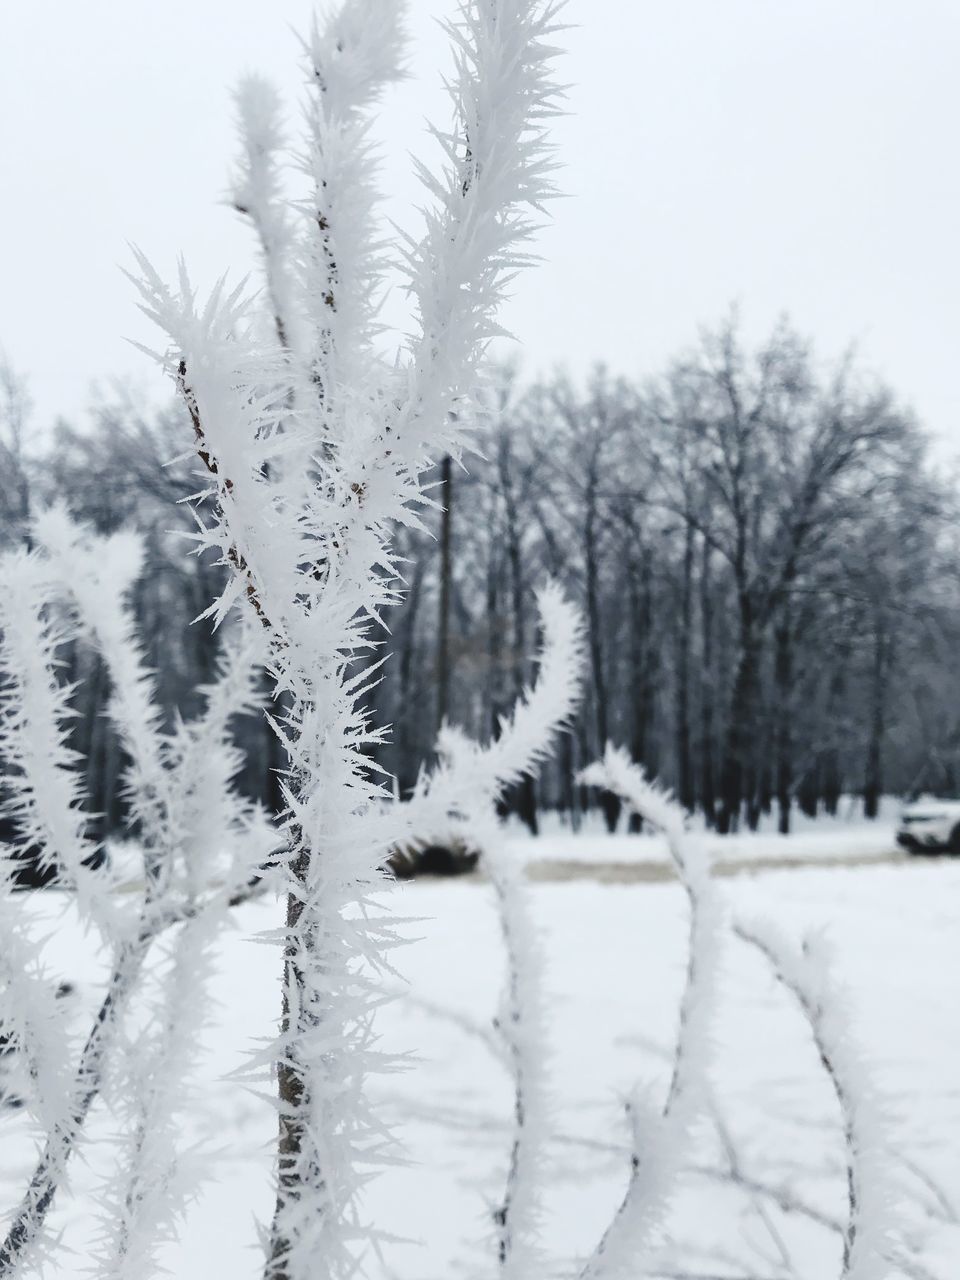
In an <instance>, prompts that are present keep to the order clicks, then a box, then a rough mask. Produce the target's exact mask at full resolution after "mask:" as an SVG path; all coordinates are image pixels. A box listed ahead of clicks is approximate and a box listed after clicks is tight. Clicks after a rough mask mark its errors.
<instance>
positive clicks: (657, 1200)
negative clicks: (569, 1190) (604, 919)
mask: <svg viewBox="0 0 960 1280" xmlns="http://www.w3.org/2000/svg"><path fill="white" fill-rule="evenodd" d="M580 781H581V782H583V783H586V784H588V785H592V786H597V787H604V788H606V789H607V790H609V791H612V792H614V793H615V794H617V795H619V796H620V797H621V799H622V800H624V801H625V802H626V803H627V804H628V805H630V807H631V808H632V809H633V810H634V811H635V812H636V813H638V814H639V815H640V816H641V817H642V818H644V819H646V820H647V821H648V822H649V823H650V824H651V826H653V827H655V828H656V829H658V830H660V831H662V832H663V834H664V835H665V836H666V840H667V847H668V849H669V851H670V856H671V859H672V860H673V865H674V868H675V870H676V872H677V875H678V876H679V878H680V881H681V883H682V885H683V888H684V892H685V893H686V896H687V903H688V907H689V919H690V924H689V934H688V944H687V970H686V980H685V983H684V989H683V995H682V996H681V1000H680V1026H679V1031H678V1034H677V1042H676V1048H675V1051H674V1057H673V1067H672V1071H671V1075H670V1083H669V1086H668V1088H667V1096H666V1099H665V1100H664V1102H663V1104H662V1107H661V1108H660V1110H659V1113H655V1112H653V1111H652V1110H651V1108H650V1107H649V1105H647V1104H645V1102H644V1100H643V1098H642V1097H641V1096H640V1095H639V1094H638V1095H637V1096H636V1097H635V1098H634V1099H633V1100H632V1101H631V1104H630V1117H631V1128H632V1130H633V1135H634V1138H633V1155H632V1159H631V1163H630V1179H629V1182H628V1183H627V1189H626V1192H625V1194H624V1197H623V1200H622V1201H621V1203H620V1205H619V1207H618V1209H617V1211H616V1213H615V1214H614V1216H613V1219H612V1221H611V1223H610V1225H609V1227H608V1228H607V1230H606V1231H605V1232H604V1234H603V1236H602V1237H601V1239H600V1241H599V1243H598V1244H597V1247H596V1249H595V1250H594V1252H593V1253H592V1254H591V1256H590V1257H589V1258H588V1259H587V1261H586V1263H585V1264H584V1267H583V1269H582V1271H581V1273H580V1275H581V1277H582V1280H600V1278H601V1277H610V1278H611V1280H612V1278H613V1277H620V1276H623V1277H628V1276H634V1275H636V1274H637V1271H638V1268H639V1267H640V1265H641V1264H642V1262H643V1259H644V1257H645V1255H646V1253H647V1251H648V1250H649V1248H650V1245H651V1243H652V1239H653V1235H654V1232H655V1230H656V1228H657V1227H658V1226H659V1224H660V1222H661V1220H662V1218H663V1215H664V1213H665V1211H666V1209H667V1207H668V1206H669V1204H670V1201H671V1199H672V1197H673V1195H674V1193H675V1190H676V1185H677V1178H678V1175H679V1174H680V1173H681V1172H682V1170H683V1167H684V1162H685V1158H686V1157H687V1156H688V1153H689V1147H690V1143H691V1138H692V1133H691V1131H692V1129H693V1126H694V1125H695V1123H696V1122H697V1120H698V1118H699V1117H700V1116H701V1115H702V1114H703V1113H704V1110H705V1107H706V1104H707V1102H708V1100H709V1091H708V1079H709V1074H708V1073H709V1067H710V1061H711V1057H712V1053H711V1040H710V1035H711V1026H712V1022H713V1018H714V1016H715V1013H716V1003H717V993H718V986H717V984H718V980H719V973H718V969H719V958H720V947H721V945H722V935H723V906H722V903H721V901H720V898H719V895H718V893H717V890H716V888H715V886H714V883H713V881H712V879H711V875H710V864H709V860H708V857H707V853H706V850H705V848H704V847H703V844H702V841H701V840H700V839H699V838H698V837H697V836H695V835H693V834H692V833H691V832H689V831H688V830H687V824H686V815H685V813H684V811H683V809H682V807H681V806H680V805H679V804H677V802H676V801H675V800H674V799H673V797H672V796H671V795H670V794H669V793H668V792H666V791H664V790H663V789H662V788H660V787H658V786H656V785H655V784H654V783H652V782H650V780H649V779H648V778H647V776H646V774H645V773H644V771H643V769H642V768H641V767H640V766H639V765H637V764H634V763H633V761H632V760H631V759H630V757H629V755H628V754H627V752H626V751H624V750H623V749H617V748H615V747H613V746H610V745H608V746H607V749H606V752H605V753H604V756H603V759H602V760H600V761H597V762H596V763H594V764H591V765H589V766H588V767H587V768H586V769H584V770H583V772H582V773H581V775H580Z"/></svg>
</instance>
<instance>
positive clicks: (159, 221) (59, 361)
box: [0, 0, 960, 452]
mask: <svg viewBox="0 0 960 1280" xmlns="http://www.w3.org/2000/svg"><path fill="white" fill-rule="evenodd" d="M454 7H455V5H454V4H453V3H451V0H412V3H411V6H410V8H411V20H410V33H411V57H410V69H411V79H410V80H409V81H408V82H407V83H406V84H405V85H404V86H402V87H401V88H399V89H398V90H396V91H395V92H394V93H393V94H392V95H391V97H390V99H389V100H388V102H387V104H386V110H385V118H384V121H383V125H382V128H381V130H380V133H381V136H382V138H383V140H384V146H385V150H386V155H387V160H386V163H385V167H384V186H385V189H386V190H387V191H388V192H389V194H390V200H389V202H388V206H387V208H388V211H389V214H390V216H392V217H394V218H395V219H396V220H398V221H399V222H401V223H402V224H403V225H405V226H408V227H414V226H415V225H416V220H415V216H414V215H413V214H412V213H411V208H412V206H413V205H414V204H415V202H416V200H417V199H418V193H417V189H416V185H415V183H414V182H413V181H412V180H411V177H410V163H409V152H411V151H414V152H417V153H418V154H426V155H428V156H429V155H430V154H431V151H430V146H429V144H428V142H427V140H426V139H425V137H424V132H423V122H424V118H425V117H426V116H433V117H439V118H440V119H441V120H443V119H445V116H446V114H447V113H446V108H445V105H444V102H443V100H442V97H441V94H440V89H439V77H440V73H441V71H442V70H445V69H447V67H448V65H449V61H448V59H447V57H446V55H445V44H444V41H443V38H442V35H441V33H440V32H439V30H438V28H437V25H436V23H435V21H434V18H435V17H436V16H438V15H441V16H442V15H444V14H449V13H451V12H452V11H453V9H454ZM310 10H311V6H310V5H309V4H308V3H305V2H301V0H288V2H286V3H279V2H277V0H273V2H270V0H164V3H162V4H158V3H156V0H149V3H148V2H147V0H76V2H73V0H0V184H2V186H0V232H2V234H0V345H2V346H3V347H4V348H5V349H6V352H7V354H8V357H9V358H10V359H11V361H12V362H13V363H14V364H15V365H16V366H17V367H18V368H19V369H20V370H22V371H23V372H24V373H26V374H28V375H29V377H30V380H31V384H32V390H33V393H34V397H35V399H36V401H37V404H38V419H39V420H42V421H49V420H50V419H51V418H52V416H53V415H55V414H58V413H63V414H67V415H72V416H76V414H77V411H78V409H79V408H80V407H81V406H82V404H83V403H84V401H85V400H86V398H87V392H88V388H89V386H90V384H91V383H92V382H93V381H94V380H96V379H101V380H105V379H108V378H109V377H110V376H112V375H115V374H124V375H129V376H132V377H134V378H135V379H136V380H137V381H138V382H139V383H140V385H142V386H143V388H144V390H145V392H150V393H152V394H154V395H156V394H161V393H162V388H161V387H160V384H159V383H158V375H157V374H156V372H155V371H154V369H153V368H152V367H151V366H150V364H149V362H148V361H147V360H146V358H145V357H143V356H142V355H140V354H139V353H138V352H136V351H135V350H134V349H133V348H132V347H130V346H129V345H127V344H125V342H124V338H125V337H132V338H135V339H138V340H142V341H147V342H150V341H151V340H153V338H154V335H153V334H152V332H151V330H150V328H149V326H148V325H147V323H146V322H145V321H143V320H141V319H140V318H139V316H138V315H137V313H136V311H135V307H134V301H133V296H132V289H131V287H130V285H129V283H128V282H127V281H125V280H124V278H123V276H122V275H121V273H120V270H119V268H120V266H121V265H125V264H127V263H128V262H129V258H128V253H127V249H126V243H127V241H131V242H134V243H136V244H138V245H139V246H140V247H141V248H143V249H144V251H145V252H146V253H147V254H148V256H149V257H150V258H151V259H152V260H153V261H154V263H155V265H157V266H158V267H159V268H160V269H161V270H162V271H164V272H166V273H170V272H172V269H173V265H174V261H175V256H176V254H177V253H178V252H179V251H180V250H183V252H184V254H185V255H186V258H187V261H188V263H189V264H190V267H191V270H192V271H193V272H194V274H195V276H196V277H197V279H198V280H199V281H201V282H202V283H204V284H207V283H209V282H211V281H212V280H213V279H214V278H215V277H216V276H217V275H218V274H219V273H220V272H221V271H223V270H225V269H229V270H230V271H231V272H237V273H238V274H242V273H243V272H245V271H246V270H248V269H249V267H250V265H251V263H252V261H253V260H254V256H253V246H252V243H251V240H250V237H249V235H248V233H247V232H246V230H245V229H244V227H243V226H242V224H241V223H240V220H239V219H238V218H237V217H236V216H235V215H233V214H232V213H231V212H230V211H229V210H228V209H226V208H225V207H223V205H222V203H219V202H221V201H222V197H223V192H224V189H225V183H226V176H227V173H228V170H229V164H230V159H231V157H232V155H233V153H234V141H233V133H232V105H231V101H230V93H229V90H230V86H231V85H232V84H233V83H234V82H235V80H236V78H237V76H238V75H239V74H240V73H242V72H243V71H245V70H251V69H257V70H262V71H263V72H265V73H266V74H268V75H270V76H271V77H272V78H273V79H274V80H275V81H276V82H277V83H278V85H280V87H281V88H282V89H283V90H284V91H285V94H286V96H287V98H288V100H289V103H290V109H291V119H292V121H293V123H294V124H295V123H296V120H295V116H296V106H297V101H298V98H299V96H300V93H301V84H302V78H303V77H302V72H301V70H300V68H299V65H298V50H297V45H296V41H295V38H294V36H293V34H292V31H291V27H296V28H301V29H302V27H303V25H304V24H305V22H306V21H307V19H308V15H309V13H310ZM568 12H569V18H570V20H571V21H572V22H574V23H576V24H578V25H577V28H576V29H574V30H571V31H569V32H568V33H566V35H565V37H564V39H565V42H566V44H567V46H568V48H569V54H568V56H567V57H566V59H565V62H564V64H563V66H562V70H561V75H562V78H563V79H564V80H566V81H569V82H571V85H572V87H571V90H570V95H569V108H570V113H571V114H570V116H569V118H567V119H565V120H563V121H561V122H559V123H558V125H557V128H556V139H557V143H558V146H559V150H560V159H561V160H562V162H563V163H564V164H565V166H566V168H565V170H564V172H563V173H562V175H561V183H562V186H563V188H564V190H565V191H566V192H567V193H568V194H569V196H570V197H571V198H569V199H566V200H564V201H562V202H558V203H557V204H556V205H555V207H554V211H553V212H554V219H555V220H554V225H553V226H552V227H550V228H549V229H548V230H547V231H545V233H544V234H543V236H542V238H541V242H540V250H541V252H542V253H543V255H544V257H545V259H546V261H545V263H544V265H543V266H541V267H540V268H539V270H538V271H537V272H536V273H533V274H529V275H528V276H526V277H524V279H523V280H522V282H520V283H519V285H518V288H517V293H516V297H515V298H514V300H513V302H512V303H511V305H510V308H509V311H508V314H507V316H506V323H507V324H508V326H509V327H510V328H511V329H512V330H513V331H514V332H515V333H517V335H518V336H519V337H520V338H521V339H522V356H523V360H524V363H525V365H526V367H527V369H528V370H529V371H530V372H534V371H537V370H540V369H548V368H549V367H550V366H552V365H553V364H555V363H561V362H564V363H567V364H569V365H571V366H573V367H574V368H575V369H576V370H578V371H579V370H583V369H585V368H587V367H588V366H589V365H590V364H591V363H592V362H594V361H596V360H604V361H606V362H607V363H608V364H609V365H610V366H611V367H612V368H614V369H616V370H618V371H623V372H627V373H631V374H644V373H647V372H651V371H653V370H655V369H656V368H657V366H658V365H659V364H661V363H662V361H663V360H664V358H665V357H667V356H669V355H670V354H672V353H673V352H675V351H677V350H678V349H679V348H682V347H683V346H685V345H686V344H688V343H689V342H690V341H692V340H693V339H694V338H695V336H696V333H697V328H698V326H699V325H700V324H703V323H710V322H714V321H716V320H717V319H718V318H720V317H721V316H722V315H723V314H725V312H726V310H727V309H728V307H729V305H730V304H731V302H733V301H738V302H739V303H740V306H741V309H742V313H743V317H744V323H745V327H746V329H747V331H748V333H749V334H751V335H753V336H758V335H760V334H762V333H763V332H764V331H765V330H766V329H767V328H768V327H769V326H770V325H771V324H772V323H773V322H774V320H775V318H776V317H777V315H778V314H779V313H780V312H782V311H787V312H789V313H790V314H791V316H792V317H793V319H794V321H795V323H796V324H797V326H798V327H799V328H800V329H801V331H803V332H805V333H807V334H809V335H810V336H812V337H813V338H814V339H815V340H816V342H817V345H818V349H819V350H820V351H821V353H822V354H824V355H836V354H839V353H841V352H842V351H843V350H844V349H845V348H846V347H847V346H848V345H849V344H851V343H855V344H856V345H857V347H858V349H859V351H860V353H861V355H862V358H863V360H864V362H865V363H866V364H867V365H868V366H869V367H871V368H873V369H875V370H877V371H878V372H880V373H882V374H883V376H884V377H886V378H887V379H888V380H889V381H890V382H891V383H892V384H893V385H894V386H895V388H896V389H897V390H898V391H899V392H900V393H901V394H902V396H903V397H904V399H906V400H907V401H909V402H911V403H912V404H913V405H914V406H915V407H916V409H917V412H918V413H919V415H920V417H921V418H922V419H924V420H925V421H926V422H928V423H929V425H930V426H931V427H932V428H933V429H934V430H935V431H936V432H937V433H938V435H939V436H940V437H941V439H942V440H943V445H944V448H945V449H949V451H950V452H954V451H955V449H960V376H958V369H957V351H958V344H960V331H958V319H960V316H958V310H960V254H958V250H957V238H958V233H960V165H958V162H957V156H958V149H960V143H958V136H957V135H958V127H960V76H958V74H957V64H958V56H960V4H958V3H957V0H910V3H906V0H657V2H656V3H654V2H653V0H649V2H648V0H570V4H569V7H568ZM391 314H396V315H399V316H402V314H403V313H402V310H400V308H399V306H397V307H395V308H394V311H393V312H391Z"/></svg>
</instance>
